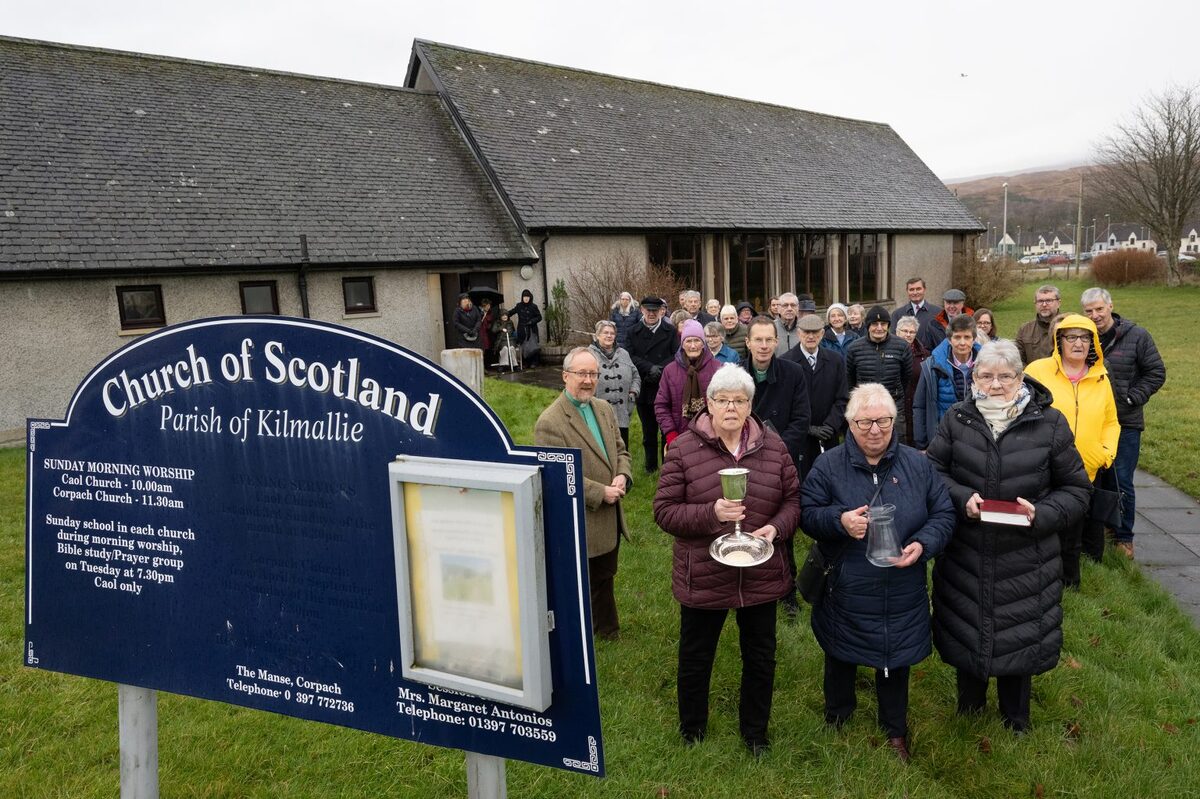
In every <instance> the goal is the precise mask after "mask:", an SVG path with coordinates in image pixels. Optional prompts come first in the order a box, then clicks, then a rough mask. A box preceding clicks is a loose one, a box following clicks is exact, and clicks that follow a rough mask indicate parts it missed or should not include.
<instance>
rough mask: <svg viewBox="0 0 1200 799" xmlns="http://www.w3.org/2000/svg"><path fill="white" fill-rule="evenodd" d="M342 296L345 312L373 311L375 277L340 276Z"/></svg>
mask: <svg viewBox="0 0 1200 799" xmlns="http://www.w3.org/2000/svg"><path fill="white" fill-rule="evenodd" d="M342 297H343V298H344V299H345V302H346V313H373V312H374V311H375V278H373V277H344V278H342Z"/></svg>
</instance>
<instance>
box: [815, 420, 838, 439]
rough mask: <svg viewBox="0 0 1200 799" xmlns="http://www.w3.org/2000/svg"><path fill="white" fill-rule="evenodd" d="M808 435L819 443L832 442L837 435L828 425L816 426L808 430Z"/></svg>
mask: <svg viewBox="0 0 1200 799" xmlns="http://www.w3.org/2000/svg"><path fill="white" fill-rule="evenodd" d="M808 434H809V435H810V436H812V437H813V438H815V439H816V440H817V441H822V442H824V441H832V440H833V439H834V437H835V436H836V435H837V433H836V432H834V429H833V428H832V427H830V426H829V425H827V424H814V425H812V426H811V427H809V428H808Z"/></svg>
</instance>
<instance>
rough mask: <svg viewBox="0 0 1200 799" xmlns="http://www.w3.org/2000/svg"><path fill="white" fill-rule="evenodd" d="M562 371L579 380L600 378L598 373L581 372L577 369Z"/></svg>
mask: <svg viewBox="0 0 1200 799" xmlns="http://www.w3.org/2000/svg"><path fill="white" fill-rule="evenodd" d="M563 371H564V372H568V373H569V374H573V375H575V376H576V377H578V378H579V379H580V380H596V379H598V378H599V377H600V373H599V372H581V371H579V370H577V369H564V370H563Z"/></svg>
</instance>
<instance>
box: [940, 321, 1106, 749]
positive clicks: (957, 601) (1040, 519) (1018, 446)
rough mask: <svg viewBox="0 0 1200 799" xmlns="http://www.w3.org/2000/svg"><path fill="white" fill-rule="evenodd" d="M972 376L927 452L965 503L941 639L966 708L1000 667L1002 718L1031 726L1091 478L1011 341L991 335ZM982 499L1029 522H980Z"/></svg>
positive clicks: (946, 574) (946, 575)
mask: <svg viewBox="0 0 1200 799" xmlns="http://www.w3.org/2000/svg"><path fill="white" fill-rule="evenodd" d="M973 382H974V386H973V396H972V398H971V399H969V400H966V401H964V402H960V403H958V404H956V405H953V406H951V408H950V410H949V411H947V412H946V414H945V415H944V416H943V417H942V420H941V422H940V423H939V424H938V430H937V434H936V435H935V436H934V438H933V441H931V442H930V444H929V449H928V450H927V454H928V456H929V460H930V461H932V463H933V465H934V467H936V468H937V470H938V471H939V472H941V474H942V478H943V479H944V480H945V481H946V485H947V487H948V488H949V489H950V496H951V498H952V499H953V501H954V508H955V510H956V511H957V512H958V528H957V529H956V530H955V533H954V538H953V540H952V541H951V542H950V546H948V547H947V548H946V551H945V552H944V553H943V554H942V556H941V557H940V558H938V560H937V564H936V565H935V566H934V569H933V642H934V645H935V646H936V647H937V650H938V653H939V654H940V655H941V656H942V660H944V661H946V662H947V663H948V664H950V665H951V666H953V667H954V668H955V669H957V670H958V675H957V677H958V712H959V713H960V714H966V713H976V712H980V711H982V710H983V707H984V705H985V704H986V701H987V685H988V678H989V677H995V678H996V690H997V694H998V696H999V704H1000V715H1001V717H1002V718H1003V720H1004V723H1005V725H1006V726H1008V727H1009V728H1010V729H1012V730H1014V731H1017V732H1023V731H1024V730H1026V729H1027V728H1028V727H1029V697H1030V691H1031V687H1032V678H1033V675H1034V674H1041V673H1042V672H1045V671H1049V670H1050V669H1052V668H1054V666H1055V664H1057V663H1058V658H1059V653H1060V651H1061V649H1062V559H1061V556H1060V549H1059V538H1058V533H1059V531H1060V530H1062V529H1064V528H1067V527H1069V526H1070V525H1072V524H1075V523H1076V522H1078V521H1079V519H1080V518H1081V517H1082V516H1083V514H1084V512H1085V511H1086V509H1087V506H1088V498H1089V496H1090V494H1091V483H1090V481H1089V480H1088V478H1087V472H1086V471H1085V470H1084V468H1083V461H1082V460H1080V458H1079V452H1078V450H1076V449H1075V446H1074V437H1073V436H1072V434H1071V428H1070V426H1069V425H1068V424H1067V420H1066V417H1064V416H1063V415H1062V414H1061V413H1059V412H1058V411H1057V410H1055V409H1054V408H1052V407H1051V403H1052V402H1053V397H1051V396H1050V392H1049V391H1047V390H1046V389H1045V388H1044V387H1043V386H1042V385H1041V384H1040V383H1038V382H1037V381H1035V380H1033V379H1032V378H1028V377H1025V376H1024V374H1023V371H1022V367H1021V356H1020V353H1019V352H1018V351H1017V347H1016V345H1015V344H1013V343H1012V342H1011V341H992V342H989V343H987V344H985V345H984V346H983V348H982V349H981V350H980V351H979V355H978V356H977V358H976V360H975V370H974V376H973ZM983 499H990V500H1007V501H1010V502H1011V501H1015V502H1017V503H1019V504H1020V505H1021V507H1022V508H1023V511H1024V513H1025V516H1026V518H1028V519H1029V521H1030V525H1029V526H1017V525H1008V524H996V523H990V522H983V521H981V520H980V509H979V503H980V501H981V500H983Z"/></svg>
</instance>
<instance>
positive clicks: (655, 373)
mask: <svg viewBox="0 0 1200 799" xmlns="http://www.w3.org/2000/svg"><path fill="white" fill-rule="evenodd" d="M662 370H663V368H662V367H661V366H651V367H650V374H649V375H647V377H648V378H649V379H650V382H654V381H655V380H658V379H659V378H660V377H662Z"/></svg>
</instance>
